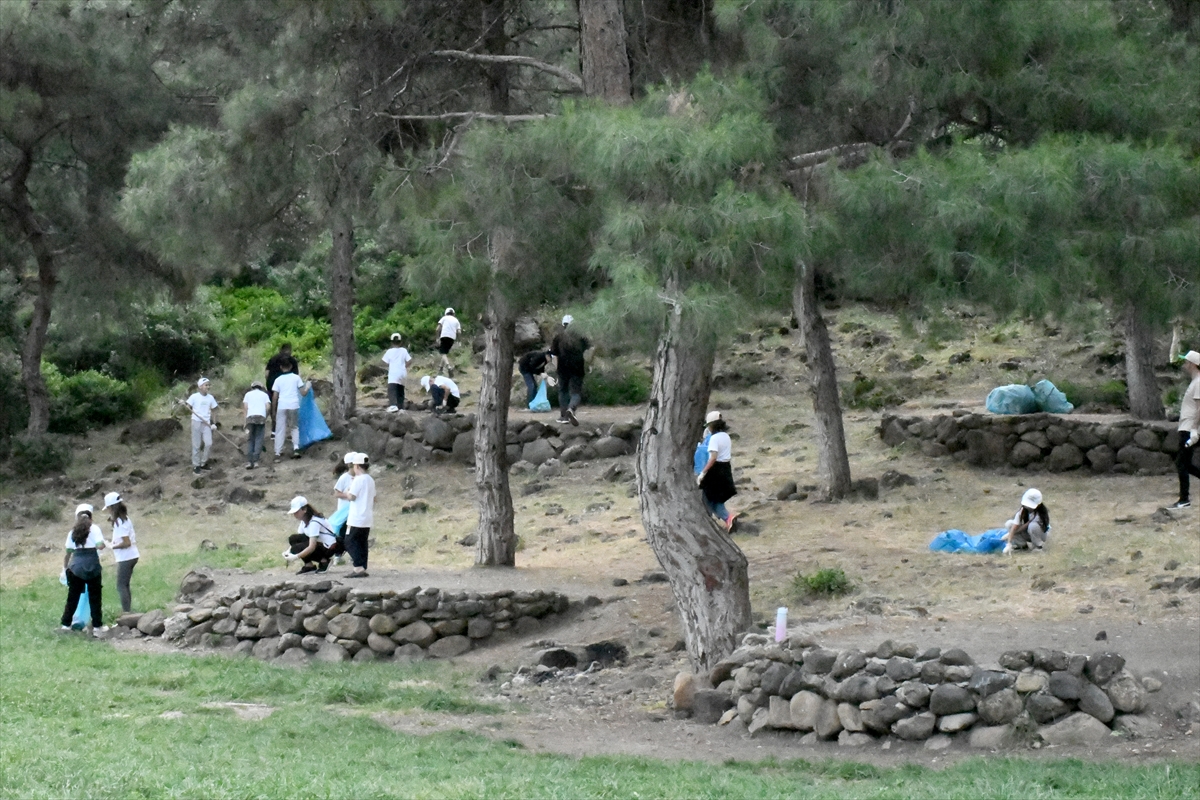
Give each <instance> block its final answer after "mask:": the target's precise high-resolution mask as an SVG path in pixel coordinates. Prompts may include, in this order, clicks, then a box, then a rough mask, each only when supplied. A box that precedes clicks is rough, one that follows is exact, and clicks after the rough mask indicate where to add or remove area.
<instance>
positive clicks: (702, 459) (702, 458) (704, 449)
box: [692, 433, 712, 475]
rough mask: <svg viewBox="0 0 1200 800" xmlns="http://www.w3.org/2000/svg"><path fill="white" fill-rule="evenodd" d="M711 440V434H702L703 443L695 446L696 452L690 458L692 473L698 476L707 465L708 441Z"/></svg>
mask: <svg viewBox="0 0 1200 800" xmlns="http://www.w3.org/2000/svg"><path fill="white" fill-rule="evenodd" d="M711 438H712V434H711V433H706V434H704V441H702V442H700V443H699V444H698V445H696V452H695V454H694V455H693V456H692V472H693V473H695V474H696V475H699V474H700V473H701V472H703V471H704V466H705V465H706V464H708V440H709V439H711Z"/></svg>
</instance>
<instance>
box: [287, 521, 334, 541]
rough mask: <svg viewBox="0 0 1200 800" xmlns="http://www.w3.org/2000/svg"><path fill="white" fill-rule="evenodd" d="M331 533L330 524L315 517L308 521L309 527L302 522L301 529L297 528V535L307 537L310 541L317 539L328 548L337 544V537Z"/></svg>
mask: <svg viewBox="0 0 1200 800" xmlns="http://www.w3.org/2000/svg"><path fill="white" fill-rule="evenodd" d="M322 526H324V527H322ZM330 531H331V528H330V527H329V522H328V521H326V520H325V519H323V518H321V517H313V518H312V519H310V520H309V521H308V524H307V525H305V524H304V523H303V522H301V523H300V527H299V528H296V533H299V534H301V535H302V536H307V537H308V538H310V539H316V540H317V541H318V542H320V543H321V544H323V545H325V546H326V547H333V545H334V544H335V543H336V542H337V537H335V536H334V535H333V534H332V533H331V532H330Z"/></svg>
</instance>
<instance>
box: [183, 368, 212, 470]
mask: <svg viewBox="0 0 1200 800" xmlns="http://www.w3.org/2000/svg"><path fill="white" fill-rule="evenodd" d="M210 385H211V381H209V379H208V378H201V379H200V380H198V381H196V391H195V392H193V393H192V395H191V396H190V397H189V398H188V399H187V400H186V401H185V403H186V405H187V407H188V408H190V409H191V410H192V472H195V473H197V474H199V472H200V470H202V469H208V454H209V453H211V452H212V442H213V440H212V432H213V430H215V429H216V428H219V427H220V425H218V424H217V398H215V397H213V396H212V395H211V394H209V393H208V390H209V386H210Z"/></svg>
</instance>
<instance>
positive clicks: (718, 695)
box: [692, 689, 733, 725]
mask: <svg viewBox="0 0 1200 800" xmlns="http://www.w3.org/2000/svg"><path fill="white" fill-rule="evenodd" d="M731 708H733V698H731V697H730V696H729V695H728V694H726V693H725V692H718V691H716V690H714V689H700V690H698V691H697V692H696V694H695V696H694V697H693V699H692V719H694V720H696V721H697V722H699V723H701V724H704V725H715V724H716V723H717V722H718V721H720V719H721V715H722V714H724V713H725V712H726V711H728V710H729V709H731Z"/></svg>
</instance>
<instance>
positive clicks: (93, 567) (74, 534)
mask: <svg viewBox="0 0 1200 800" xmlns="http://www.w3.org/2000/svg"><path fill="white" fill-rule="evenodd" d="M94 512H95V508H93V506H92V505H91V504H90V503H80V504H79V505H78V506H76V507H75V526H74V527H73V528H71V532H70V533H69V534H67V543H66V553H65V554H64V555H63V575H64V576H65V578H66V580H67V605H66V606H65V607H64V608H63V613H62V620H61V622H62V630H64V631H69V630H71V618H72V617H73V616H74V615H75V607H76V606H78V605H79V598H80V597H82V596H83V592H84V590H87V594H88V605H89V606H90V607H91V612H92V635H93V636H99V635H100V634H102V633H106V632H107V631H108V627H107V626H106V625H105V624H104V620H103V617H102V611H103V609H102V604H101V591H102V587H101V581H100V574H101V572H100V551H101V550H103V549H104V546H105V545H104V534H103V533H102V532H101V531H100V526H99V525H97V524H96V523H94V522H93V521H92V514H93V513H94Z"/></svg>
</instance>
